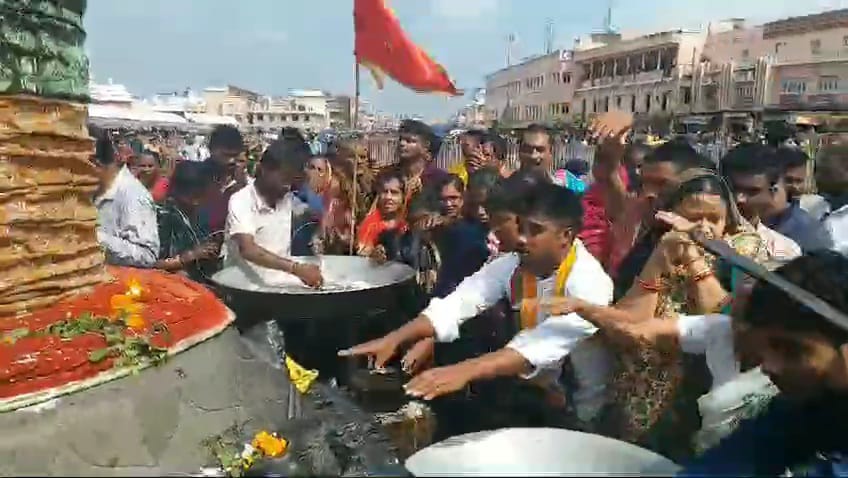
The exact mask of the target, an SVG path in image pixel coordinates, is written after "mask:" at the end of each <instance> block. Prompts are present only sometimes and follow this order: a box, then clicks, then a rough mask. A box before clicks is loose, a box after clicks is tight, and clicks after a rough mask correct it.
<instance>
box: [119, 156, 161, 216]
mask: <svg viewBox="0 0 848 478" xmlns="http://www.w3.org/2000/svg"><path fill="white" fill-rule="evenodd" d="M128 166H129V168H130V172H132V173H133V176H135V177H136V179H138V180H139V181H140V182H141V184H144V187H146V188H147V190H148V191H150V195H151V196H152V197H153V201H155V202H157V203H158V202H162V201H163V200H165V198H166V197H167V196H168V178H167V177H165V176H163V175H162V174H161V170H160V169H161V168H160V159H159V153H156V152H154V151H149V150H145V151H142V152H141V153H139V154H136V155H133V156H132V157H130V159H129V161H128Z"/></svg>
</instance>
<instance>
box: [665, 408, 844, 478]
mask: <svg viewBox="0 0 848 478" xmlns="http://www.w3.org/2000/svg"><path fill="white" fill-rule="evenodd" d="M846 426H848V397H846V396H845V395H844V394H840V395H836V394H834V395H829V396H827V397H823V398H818V399H815V400H811V401H809V402H807V403H803V404H799V403H794V402H791V401H789V400H788V399H786V398H784V397H781V396H778V397H776V398H775V399H774V400H772V402H771V403H770V404H769V406H768V408H767V409H766V410H765V411H764V412H763V413H762V414H760V415H759V416H757V417H755V418H752V419H750V420H746V421H744V422H742V423H741V424H740V425H739V428H737V429H736V431H735V432H734V433H733V434H731V435H730V436H728V437H727V438H725V439H724V440H723V441H722V442H721V443H719V444H718V445H717V446H716V447H714V448H712V449H710V450H708V451H707V452H706V453H704V454H703V455H701V456H700V457H699V458H697V459H696V460H695V461H693V462H692V463H690V464H689V465H688V466H686V467H685V469H684V471H683V472H682V473H681V474H679V475H678V476H778V475H782V474H783V473H785V472H786V470H791V471H792V473H793V475H794V476H826V477H831V476H832V477H837V476H845V477H848V460H846V458H848V436H847V435H846V429H848V428H846Z"/></svg>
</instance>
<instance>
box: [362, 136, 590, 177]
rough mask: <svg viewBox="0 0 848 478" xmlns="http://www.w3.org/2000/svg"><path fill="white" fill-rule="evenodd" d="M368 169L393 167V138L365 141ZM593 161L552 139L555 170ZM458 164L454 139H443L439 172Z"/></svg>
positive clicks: (510, 156) (514, 150)
mask: <svg viewBox="0 0 848 478" xmlns="http://www.w3.org/2000/svg"><path fill="white" fill-rule="evenodd" d="M365 141H366V143H367V146H368V151H369V156H370V158H371V166H372V167H373V168H375V169H382V168H384V167H387V166H391V165H393V164H397V162H398V159H397V137H396V136H388V135H379V136H371V137H369V138H367V139H366V140H365ZM594 157H595V147H594V146H587V145H584V144H583V143H581V142H579V141H573V140H572V141H569V140H566V139H563V138H556V139H554V146H553V158H554V166H555V167H556V168H563V167H564V166H565V163H566V162H567V161H569V160H572V159H582V160H584V161H586V162H588V163H589V164H590V165H591V164H592V161H593V159H594ZM506 160H507V162H508V164H509V165H510V166H511V167H513V168H517V167H518V140H517V139H516V138H512V137H510V138H507V150H506ZM460 161H462V150H461V149H460V145H459V139H458V138H457V137H450V138H445V140H444V141H443V142H442V145H441V149H440V150H439V155H438V156H437V157H436V164H437V165H438V166H439V167H440V168H442V169H449V168H450V167H451V166H453V165H455V164H457V163H459V162H460Z"/></svg>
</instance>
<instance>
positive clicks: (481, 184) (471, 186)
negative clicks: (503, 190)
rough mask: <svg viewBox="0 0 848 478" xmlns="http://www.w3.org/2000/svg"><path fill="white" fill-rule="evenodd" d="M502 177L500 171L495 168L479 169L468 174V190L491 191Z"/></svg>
mask: <svg viewBox="0 0 848 478" xmlns="http://www.w3.org/2000/svg"><path fill="white" fill-rule="evenodd" d="M500 179H501V175H500V173H499V172H498V171H497V170H496V169H494V168H483V169H478V170H477V171H474V172H473V173H471V175H470V176H468V190H469V191H471V190H475V191H486V192H488V191H491V189H492V188H493V187H495V185H496V184H498V181H500Z"/></svg>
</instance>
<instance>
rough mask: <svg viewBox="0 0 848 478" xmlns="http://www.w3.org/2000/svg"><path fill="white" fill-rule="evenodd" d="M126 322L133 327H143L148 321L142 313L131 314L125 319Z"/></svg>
mask: <svg viewBox="0 0 848 478" xmlns="http://www.w3.org/2000/svg"><path fill="white" fill-rule="evenodd" d="M124 323H125V324H127V327H129V328H131V329H136V330H138V329H143V328H144V326H145V325H147V322H146V321H145V320H144V317H142V316H141V314H130V315H129V316H127V318H126V319H125V320H124Z"/></svg>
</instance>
